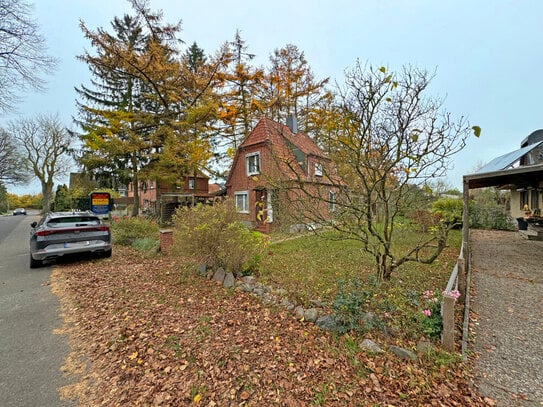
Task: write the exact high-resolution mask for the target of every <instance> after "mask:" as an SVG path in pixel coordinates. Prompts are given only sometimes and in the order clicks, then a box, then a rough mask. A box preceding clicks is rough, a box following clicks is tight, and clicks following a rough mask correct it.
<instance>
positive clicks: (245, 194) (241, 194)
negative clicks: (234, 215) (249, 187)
mask: <svg viewBox="0 0 543 407" xmlns="http://www.w3.org/2000/svg"><path fill="white" fill-rule="evenodd" d="M238 198H242V202H241V207H240V205H239V202H238ZM234 205H235V206H236V212H239V213H249V191H237V192H234Z"/></svg>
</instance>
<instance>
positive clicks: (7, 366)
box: [0, 214, 73, 407]
mask: <svg viewBox="0 0 543 407" xmlns="http://www.w3.org/2000/svg"><path fill="white" fill-rule="evenodd" d="M37 219H38V217H37V216H32V215H31V214H29V215H27V216H0V405H1V406H2V407H15V406H17V407H22V406H24V407H33V406H36V407H38V406H40V407H42V406H47V407H56V406H62V407H64V406H71V405H73V404H72V403H70V402H67V401H61V400H60V397H59V393H58V390H57V389H58V388H59V387H61V386H64V385H67V384H69V383H68V382H67V379H66V378H65V377H63V375H62V373H61V371H60V366H61V365H62V363H63V361H64V358H65V357H66V355H67V353H68V350H69V348H68V344H67V338H66V337H64V336H62V335H56V334H53V330H54V329H55V328H60V327H61V324H62V321H61V320H60V317H59V315H58V308H59V304H58V301H57V298H56V297H55V296H54V295H53V294H52V293H51V288H50V286H49V284H48V282H49V278H50V275H51V268H50V267H43V268H40V269H32V270H31V269H30V267H29V259H28V234H29V231H30V226H29V225H30V223H31V222H32V221H33V220H37Z"/></svg>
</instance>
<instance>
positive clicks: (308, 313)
mask: <svg viewBox="0 0 543 407" xmlns="http://www.w3.org/2000/svg"><path fill="white" fill-rule="evenodd" d="M318 317H319V311H318V310H317V309H316V308H309V309H307V310H305V312H304V319H305V320H306V321H307V322H315V321H316V320H317V318H318Z"/></svg>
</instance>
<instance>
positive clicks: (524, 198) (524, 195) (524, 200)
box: [520, 191, 528, 210]
mask: <svg viewBox="0 0 543 407" xmlns="http://www.w3.org/2000/svg"><path fill="white" fill-rule="evenodd" d="M524 205H528V191H520V210H523V209H524Z"/></svg>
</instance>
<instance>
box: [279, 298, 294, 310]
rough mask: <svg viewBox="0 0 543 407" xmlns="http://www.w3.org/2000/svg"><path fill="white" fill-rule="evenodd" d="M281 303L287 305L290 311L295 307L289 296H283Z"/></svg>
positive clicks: (283, 305)
mask: <svg viewBox="0 0 543 407" xmlns="http://www.w3.org/2000/svg"><path fill="white" fill-rule="evenodd" d="M280 305H281V306H282V307H285V308H286V309H287V310H288V311H292V310H293V309H294V304H293V303H292V302H290V300H289V299H288V298H283V299H282V300H281V304H280Z"/></svg>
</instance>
